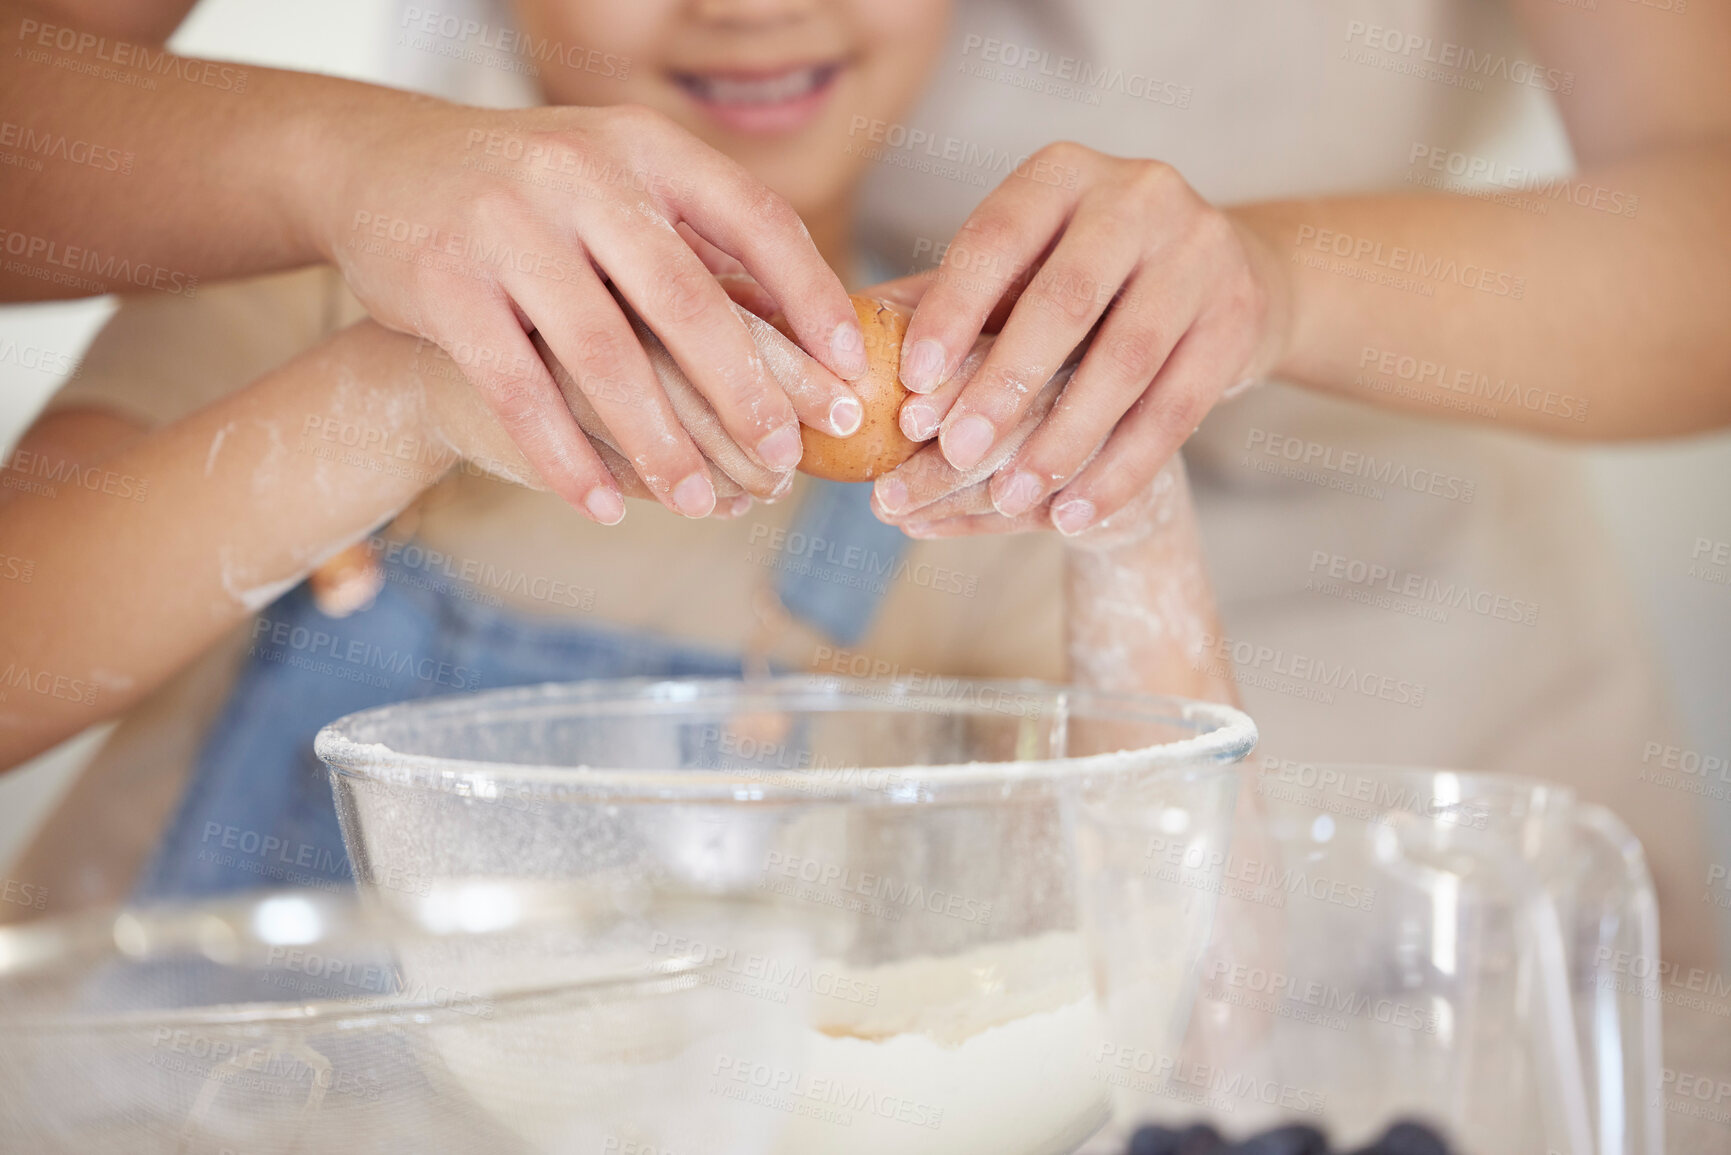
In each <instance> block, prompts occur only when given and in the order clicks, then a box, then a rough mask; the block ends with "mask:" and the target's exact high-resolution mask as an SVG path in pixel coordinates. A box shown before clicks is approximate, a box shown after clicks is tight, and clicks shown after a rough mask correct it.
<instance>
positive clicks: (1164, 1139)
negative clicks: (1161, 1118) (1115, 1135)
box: [1129, 1123, 1180, 1155]
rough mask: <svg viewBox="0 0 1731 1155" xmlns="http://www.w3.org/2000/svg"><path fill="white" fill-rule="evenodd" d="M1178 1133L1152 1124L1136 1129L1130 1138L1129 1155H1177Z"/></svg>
mask: <svg viewBox="0 0 1731 1155" xmlns="http://www.w3.org/2000/svg"><path fill="white" fill-rule="evenodd" d="M1179 1134H1180V1133H1179V1132H1177V1131H1173V1130H1171V1129H1169V1128H1166V1127H1156V1126H1154V1125H1153V1124H1152V1123H1149V1124H1147V1125H1146V1126H1142V1127H1138V1128H1136V1133H1135V1134H1134V1135H1132V1136H1130V1151H1129V1155H1178V1137H1179Z"/></svg>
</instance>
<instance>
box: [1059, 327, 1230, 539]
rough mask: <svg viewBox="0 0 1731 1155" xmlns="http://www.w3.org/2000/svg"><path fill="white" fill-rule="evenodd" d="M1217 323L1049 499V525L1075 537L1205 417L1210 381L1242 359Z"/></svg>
mask: <svg viewBox="0 0 1731 1155" xmlns="http://www.w3.org/2000/svg"><path fill="white" fill-rule="evenodd" d="M1245 358H1246V352H1245V351H1244V350H1241V349H1238V348H1235V347H1234V346H1233V342H1232V341H1231V339H1230V337H1229V335H1228V332H1227V331H1226V329H1225V328H1224V327H1223V326H1210V325H1207V324H1199V325H1197V326H1195V327H1193V328H1192V329H1191V330H1190V331H1189V332H1188V333H1186V334H1185V335H1184V337H1183V339H1181V340H1180V341H1179V342H1178V347H1177V348H1176V349H1174V350H1173V351H1172V355H1171V356H1170V357H1168V358H1167V359H1166V364H1165V366H1164V367H1163V368H1162V369H1161V370H1160V373H1159V375H1158V376H1157V377H1155V378H1154V383H1153V385H1151V386H1150V387H1149V388H1148V390H1147V391H1146V392H1144V393H1143V394H1142V396H1141V397H1140V398H1138V399H1137V401H1136V403H1135V404H1134V405H1132V406H1131V407H1130V409H1129V412H1127V413H1126V414H1125V415H1124V418H1123V420H1121V421H1119V422H1118V427H1117V428H1116V429H1114V430H1113V431H1112V435H1111V436H1110V437H1108V438H1107V439H1106V443H1105V445H1103V446H1101V448H1100V452H1099V453H1098V454H1097V455H1096V456H1095V458H1094V460H1093V461H1091V462H1089V463H1088V465H1087V466H1086V467H1085V468H1084V469H1083V470H1082V472H1081V473H1080V474H1078V475H1077V477H1076V479H1075V480H1074V481H1072V482H1070V484H1068V485H1066V486H1065V487H1064V488H1063V489H1061V490H1059V491H1058V492H1057V494H1055V495H1054V496H1053V497H1052V499H1051V508H1052V524H1053V525H1054V526H1056V527H1057V529H1058V531H1059V532H1060V533H1063V534H1065V535H1067V536H1074V535H1076V534H1078V533H1081V532H1082V531H1083V530H1085V529H1087V528H1089V527H1090V526H1093V525H1096V524H1098V523H1099V522H1100V521H1102V520H1104V519H1105V518H1108V517H1110V516H1112V514H1114V513H1116V512H1117V511H1118V510H1120V509H1122V508H1123V507H1124V504H1125V503H1126V502H1128V501H1129V500H1130V499H1131V498H1133V497H1135V496H1136V495H1137V494H1138V493H1141V492H1142V490H1143V489H1144V487H1146V486H1147V485H1148V483H1149V482H1150V481H1152V480H1153V478H1154V475H1155V474H1156V473H1158V472H1160V470H1161V468H1162V467H1163V466H1164V465H1165V464H1166V463H1167V461H1168V460H1170V459H1171V457H1172V455H1173V454H1174V453H1176V452H1177V451H1178V447H1179V446H1181V445H1183V444H1184V441H1185V439H1186V438H1188V437H1189V436H1190V435H1191V434H1192V433H1194V432H1195V431H1196V427H1197V425H1199V424H1200V423H1201V421H1202V418H1204V417H1205V416H1207V415H1208V409H1209V406H1210V405H1211V404H1212V401H1213V397H1214V393H1215V392H1216V391H1217V390H1213V389H1211V384H1212V383H1214V382H1217V381H1219V380H1220V379H1221V378H1222V377H1224V376H1226V375H1228V374H1229V373H1230V372H1232V371H1233V370H1234V369H1235V368H1237V367H1238V366H1241V365H1242V364H1243V363H1244V360H1245Z"/></svg>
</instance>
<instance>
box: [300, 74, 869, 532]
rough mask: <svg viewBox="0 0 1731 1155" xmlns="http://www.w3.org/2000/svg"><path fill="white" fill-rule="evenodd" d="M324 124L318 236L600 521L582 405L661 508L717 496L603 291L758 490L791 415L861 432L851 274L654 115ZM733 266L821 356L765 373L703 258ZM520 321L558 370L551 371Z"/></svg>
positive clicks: (418, 110) (554, 481)
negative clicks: (650, 344)
mask: <svg viewBox="0 0 1731 1155" xmlns="http://www.w3.org/2000/svg"><path fill="white" fill-rule="evenodd" d="M316 131H321V132H327V133H329V134H330V135H329V136H328V137H327V138H326V139H325V141H324V146H325V147H326V148H328V149H330V150H332V151H333V154H334V155H336V156H338V157H339V158H341V163H340V164H339V165H338V166H337V170H336V171H337V172H338V173H339V176H338V178H337V179H335V180H333V181H331V182H330V186H329V189H328V191H327V192H325V193H323V194H322V195H317V196H316V199H315V200H314V204H315V208H314V213H313V227H314V233H315V236H316V237H317V242H318V243H319V245H320V247H321V248H322V249H323V250H324V251H325V253H326V255H327V256H328V257H329V258H330V259H331V260H332V261H334V262H335V263H336V264H337V265H338V266H339V267H340V268H341V269H342V271H343V273H344V275H345V277H346V278H347V279H348V282H349V285H350V287H351V288H353V289H354V291H355V293H356V295H357V296H359V297H360V299H361V301H362V302H363V303H365V304H366V306H367V308H368V309H369V311H370V312H371V313H372V315H373V316H374V317H375V318H376V319H377V320H379V321H380V322H381V323H383V324H385V325H387V326H389V327H391V328H395V329H398V330H401V331H404V332H408V333H413V334H416V335H419V336H423V337H425V338H427V339H429V340H431V341H433V342H435V343H436V344H438V345H439V346H440V347H441V348H443V349H444V350H445V351H446V352H448V353H449V354H450V355H451V357H452V359H453V360H455V361H456V363H457V364H458V365H459V366H460V367H461V368H462V370H463V372H464V374H465V375H466V376H467V377H468V379H469V380H470V381H471V382H472V383H473V384H474V385H475V387H476V388H477V389H479V390H480V392H481V393H482V395H483V396H484V397H485V398H486V400H487V402H488V404H489V405H490V406H491V408H492V410H493V411H494V413H495V414H496V415H497V416H498V418H499V420H500V422H501V424H502V425H503V427H504V429H505V431H506V432H507V433H508V434H509V436H510V437H511V438H512V440H513V441H515V442H516V444H517V445H518V446H519V447H520V448H521V450H522V452H523V454H524V456H525V457H526V458H527V459H528V461H529V463H530V464H531V465H532V466H533V467H534V469H535V471H536V472H537V473H538V474H540V476H541V478H542V480H544V481H545V482H546V484H547V485H548V486H549V487H550V488H551V489H553V490H554V491H555V492H557V493H559V494H560V495H561V496H562V497H564V498H565V499H566V500H567V501H569V502H570V503H571V504H573V505H575V506H577V507H578V508H580V509H583V510H584V511H586V512H587V513H588V514H589V516H591V517H592V518H594V519H595V520H597V521H599V522H602V523H605V524H612V523H614V522H617V521H618V520H619V519H620V518H621V517H623V516H624V503H623V501H622V500H621V496H620V490H619V487H618V485H617V484H616V483H615V481H614V478H613V477H612V475H611V474H610V473H609V471H608V469H607V467H606V464H605V463H604V462H603V460H602V458H601V456H600V455H599V454H598V453H597V452H596V450H595V448H594V447H593V446H592V445H591V444H590V443H589V442H588V440H586V439H585V437H584V435H583V432H582V430H581V428H580V427H579V424H578V422H577V420H576V418H575V417H574V416H573V409H574V407H577V405H578V404H579V401H581V403H583V404H586V405H587V406H589V407H591V408H592V409H593V411H594V412H595V413H596V414H598V415H599V417H600V419H601V421H602V422H603V423H604V424H605V426H606V429H607V431H608V433H609V434H610V435H611V436H610V439H609V440H610V441H611V443H612V444H613V445H614V446H616V447H617V449H618V451H619V453H620V454H621V455H623V457H624V458H625V459H626V460H627V461H628V462H629V463H630V465H631V467H632V468H633V469H634V470H635V472H636V473H637V474H638V475H639V476H640V477H641V478H642V480H643V482H644V483H645V485H646V486H647V487H648V490H649V492H650V493H652V494H653V495H654V496H655V497H656V498H657V499H659V500H660V501H661V502H662V503H663V504H665V505H667V506H668V507H669V508H671V509H673V510H675V511H677V512H679V513H682V514H684V515H686V516H688V517H704V516H707V515H708V514H709V513H710V512H711V511H712V510H713V509H714V507H715V503H716V487H715V481H714V478H713V477H712V475H711V474H710V472H709V470H708V468H707V467H706V465H705V462H704V455H703V453H702V451H700V449H699V447H698V446H697V445H696V444H695V443H694V441H693V439H692V436H691V434H690V432H689V431H688V430H687V429H686V428H685V426H684V425H683V424H682V423H681V420H680V415H679V414H678V413H677V412H676V410H675V407H674V405H673V404H672V403H671V402H670V400H669V398H668V395H667V391H666V390H665V389H664V388H663V387H662V385H661V384H660V383H659V382H658V381H657V379H656V375H655V372H654V370H653V369H652V367H651V364H650V360H649V356H648V355H647V354H646V352H645V350H644V348H643V345H642V344H641V342H640V340H639V338H638V336H637V335H635V334H634V333H633V331H632V326H631V322H630V321H629V320H628V319H627V316H626V313H625V310H624V309H623V308H622V307H621V303H620V300H619V299H616V297H615V294H617V297H618V298H620V299H623V301H624V302H626V303H627V304H628V305H629V306H630V308H631V310H632V312H633V313H634V314H635V315H636V316H638V317H641V318H642V320H643V322H644V323H645V324H647V326H648V327H649V329H650V330H652V331H653V332H654V333H655V335H656V336H657V337H659V338H660V340H661V341H662V342H663V343H664V344H665V345H666V347H667V349H668V350H669V351H670V352H671V354H672V356H673V358H674V359H675V361H677V362H678V364H679V366H680V368H681V369H682V370H683V372H684V374H685V376H686V377H687V378H689V380H690V381H691V382H692V384H693V385H694V386H695V387H696V389H697V391H698V392H699V393H700V394H701V395H702V396H703V397H704V398H705V399H706V400H707V401H708V403H709V405H710V406H712V407H713V409H714V411H715V414H716V415H717V417H718V418H719V420H720V423H721V426H722V428H723V429H724V430H725V431H726V434H727V435H728V436H729V437H731V438H732V439H733V441H734V442H735V443H736V444H737V445H738V446H739V447H740V448H741V449H742V451H743V452H744V454H745V455H746V456H747V457H749V458H750V459H751V460H752V461H753V462H755V463H756V464H757V465H759V466H761V467H762V469H763V470H764V471H765V475H766V476H772V477H775V478H776V479H777V480H776V481H771V482H770V483H768V484H767V485H765V484H755V485H748V486H747V488H748V490H749V491H750V492H752V493H753V494H754V495H756V496H760V497H766V496H768V495H769V494H770V493H771V492H773V490H774V489H775V486H776V484H778V483H779V477H780V475H784V474H786V473H787V472H788V471H790V470H792V469H793V467H794V466H795V465H797V464H798V462H799V458H800V440H799V430H798V428H797V422H798V421H804V422H806V423H807V424H810V425H813V426H815V427H817V428H819V429H823V430H825V431H826V432H831V433H835V434H839V435H844V436H845V435H846V434H849V433H852V432H853V431H854V430H855V429H857V428H858V427H859V424H860V420H861V416H862V410H861V408H860V405H859V401H858V399H857V398H855V397H854V395H853V393H852V391H851V390H850V389H848V387H847V386H846V384H845V383H844V380H845V379H855V378H857V377H859V376H860V375H861V374H862V373H863V372H864V369H865V351H864V350H865V346H864V340H863V337H862V335H861V333H860V330H859V325H858V322H857V320H856V318H855V315H854V311H853V306H852V305H851V304H850V303H849V302H848V298H847V294H846V292H845V291H844V290H843V288H842V286H841V282H840V281H839V280H837V278H836V276H835V274H834V272H832V271H831V270H830V268H829V267H828V266H827V265H826V264H825V263H824V261H823V259H822V258H821V257H820V256H819V255H818V252H817V249H816V247H815V246H814V245H813V244H812V241H811V238H810V236H809V234H807V232H806V230H805V228H804V226H803V224H802V223H801V222H800V220H799V218H798V216H797V215H796V214H795V213H794V212H793V210H792V208H791V207H789V205H788V204H787V202H786V201H784V200H782V198H781V197H779V196H777V195H776V194H775V193H774V192H772V191H771V190H770V189H769V188H768V187H767V186H765V185H763V184H761V183H760V182H758V181H757V180H756V179H755V178H753V177H752V176H751V175H750V174H748V173H747V172H746V171H745V169H744V168H742V167H741V166H740V165H739V164H737V163H735V162H734V161H733V160H731V159H729V158H727V157H725V156H723V155H722V154H721V153H719V152H716V151H715V150H714V149H711V148H709V147H708V146H707V145H704V144H703V143H701V142H700V141H698V140H697V139H696V138H695V137H693V136H691V135H690V134H689V133H687V132H685V131H684V130H683V129H680V128H679V127H677V126H676V125H674V124H673V123H672V122H671V121H669V120H667V119H666V118H664V117H662V116H661V115H659V114H657V113H654V112H651V111H648V110H646V109H642V108H636V107H632V106H614V107H606V108H536V109H527V110H521V111H511V112H492V111H482V110H477V109H471V108H463V107H458V106H454V105H448V104H443V103H441V102H437V101H431V100H420V101H417V102H416V103H415V104H414V105H413V106H412V107H410V108H407V109H405V107H404V106H402V105H401V104H399V103H395V102H393V103H391V104H390V105H387V106H385V107H384V109H383V111H382V112H381V111H379V108H378V106H372V108H371V110H369V111H367V112H365V113H364V114H363V115H359V116H357V117H356V118H354V119H352V120H349V121H348V122H346V123H345V122H342V121H338V122H335V123H333V124H331V126H330V127H329V128H322V129H318V130H316ZM309 195H311V194H309ZM706 262H707V263H706ZM732 262H737V263H738V265H741V266H743V267H744V268H745V269H746V270H747V271H748V272H749V273H750V274H751V275H752V276H753V277H754V278H755V279H756V280H757V282H758V283H759V284H761V285H762V287H763V289H764V291H765V292H767V294H768V295H769V297H770V298H772V299H773V300H774V302H775V304H776V306H777V307H778V308H779V309H780V310H781V312H783V313H784V314H785V315H786V316H787V318H788V320H789V322H790V324H791V326H792V329H793V331H794V333H795V335H796V336H797V337H798V339H799V342H800V344H801V345H803V346H804V348H805V349H809V350H815V351H816V352H817V354H818V356H819V357H820V358H821V364H820V363H818V362H817V361H812V360H811V359H810V358H808V357H806V355H805V354H804V353H803V352H799V351H795V352H794V354H793V355H794V356H795V357H796V358H797V359H798V360H799V361H800V362H801V363H800V364H799V365H796V366H794V367H792V369H791V370H790V369H789V367H787V366H777V367H776V369H777V372H776V373H772V372H771V371H770V368H769V367H766V365H765V362H764V358H763V356H762V355H761V354H760V351H759V349H758V347H757V346H756V345H755V344H754V343H753V341H752V337H751V335H750V333H749V332H748V331H747V327H746V323H745V321H744V320H742V318H741V316H740V315H739V314H738V311H737V310H735V309H734V308H733V307H732V305H731V304H730V302H729V299H728V295H727V293H726V291H725V290H724V288H723V287H722V285H721V284H720V283H718V281H717V279H716V277H715V276H714V275H713V274H712V272H711V268H712V267H716V266H719V265H721V264H723V263H726V264H727V265H729V266H730V267H731V266H732ZM531 334H538V335H539V336H540V337H541V338H542V339H544V340H545V342H546V345H547V347H548V348H549V349H550V350H551V351H552V353H553V355H554V356H555V357H556V359H557V361H558V362H559V363H561V364H562V365H563V366H564V367H565V368H566V370H568V374H565V375H560V376H559V377H557V378H556V377H555V375H554V374H553V373H552V372H550V371H549V369H548V368H547V365H546V364H545V363H544V362H543V359H542V357H541V356H539V355H538V354H537V352H536V350H535V347H534V344H533V343H532V341H531ZM778 377H779V378H780V382H779V383H778V380H777V378H778ZM571 391H576V393H580V394H581V397H580V398H579V397H578V396H577V395H576V393H573V392H571Z"/></svg>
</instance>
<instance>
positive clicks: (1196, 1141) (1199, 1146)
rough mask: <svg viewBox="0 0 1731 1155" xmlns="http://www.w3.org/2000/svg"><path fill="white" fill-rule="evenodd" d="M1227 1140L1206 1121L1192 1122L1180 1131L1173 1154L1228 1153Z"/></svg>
mask: <svg viewBox="0 0 1731 1155" xmlns="http://www.w3.org/2000/svg"><path fill="white" fill-rule="evenodd" d="M1227 1151H1228V1149H1227V1146H1226V1140H1224V1139H1222V1138H1221V1137H1220V1132H1218V1131H1216V1130H1215V1129H1214V1128H1212V1127H1210V1126H1209V1125H1208V1124H1206V1123H1192V1124H1191V1125H1190V1126H1188V1127H1186V1128H1184V1130H1182V1131H1180V1132H1179V1133H1178V1146H1177V1147H1175V1148H1173V1155H1227Z"/></svg>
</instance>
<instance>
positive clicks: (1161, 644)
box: [1064, 457, 1238, 705]
mask: <svg viewBox="0 0 1731 1155" xmlns="http://www.w3.org/2000/svg"><path fill="white" fill-rule="evenodd" d="M1064 571H1065V581H1064V585H1065V589H1064V593H1065V614H1064V630H1065V644H1066V646H1067V648H1068V651H1069V666H1070V679H1071V681H1073V682H1075V683H1077V684H1078V685H1083V686H1088V687H1091V688H1094V689H1099V690H1113V691H1123V692H1130V693H1144V694H1173V695H1177V696H1178V697H1183V698H1198V699H1203V700H1206V701H1214V702H1226V703H1229V704H1232V705H1237V704H1238V694H1237V688H1236V687H1235V686H1234V685H1233V682H1232V675H1231V671H1230V670H1229V669H1225V668H1222V667H1219V666H1216V665H1215V664H1213V663H1212V662H1211V660H1210V659H1209V656H1208V653H1207V650H1208V648H1209V645H1210V643H1211V640H1212V639H1216V638H1218V637H1220V617H1219V611H1218V610H1217V609H1216V607H1215V604H1214V591H1213V588H1212V587H1211V586H1210V585H1209V582H1208V573H1207V568H1206V562H1205V559H1204V558H1203V555H1202V543H1201V539H1200V537H1199V535H1198V531H1197V526H1196V509H1195V506H1194V505H1193V504H1192V503H1191V501H1190V487H1189V483H1188V481H1187V480H1186V478H1185V475H1184V464H1183V460H1182V459H1181V458H1177V457H1174V458H1173V459H1172V460H1171V462H1170V463H1169V464H1168V465H1167V466H1166V468H1165V469H1163V470H1162V471H1161V472H1160V474H1159V475H1158V476H1157V477H1156V478H1155V479H1154V483H1153V485H1152V486H1151V487H1150V488H1149V490H1148V492H1147V493H1146V494H1144V495H1143V497H1142V498H1140V499H1138V500H1137V501H1135V502H1132V503H1131V504H1130V505H1129V506H1126V507H1125V508H1124V509H1123V510H1120V511H1119V512H1118V513H1117V514H1114V515H1113V516H1112V517H1110V518H1108V519H1107V520H1106V521H1105V522H1102V523H1101V524H1100V525H1099V526H1097V527H1095V528H1094V529H1092V530H1090V531H1088V532H1087V533H1085V534H1083V535H1081V536H1080V537H1076V538H1071V539H1067V540H1066V542H1065V566H1064Z"/></svg>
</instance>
